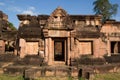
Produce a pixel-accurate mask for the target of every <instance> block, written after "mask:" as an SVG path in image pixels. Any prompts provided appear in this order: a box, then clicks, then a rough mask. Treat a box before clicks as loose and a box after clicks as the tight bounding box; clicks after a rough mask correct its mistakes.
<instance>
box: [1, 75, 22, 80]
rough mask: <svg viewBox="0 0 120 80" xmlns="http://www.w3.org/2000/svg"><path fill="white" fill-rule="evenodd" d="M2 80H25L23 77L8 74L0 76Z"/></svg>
mask: <svg viewBox="0 0 120 80" xmlns="http://www.w3.org/2000/svg"><path fill="white" fill-rule="evenodd" d="M0 80H24V79H23V77H22V76H10V75H7V74H0Z"/></svg>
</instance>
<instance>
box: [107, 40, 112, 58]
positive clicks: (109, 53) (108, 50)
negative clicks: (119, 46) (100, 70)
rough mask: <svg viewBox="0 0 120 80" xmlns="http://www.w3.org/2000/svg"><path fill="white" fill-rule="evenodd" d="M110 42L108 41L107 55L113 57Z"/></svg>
mask: <svg viewBox="0 0 120 80" xmlns="http://www.w3.org/2000/svg"><path fill="white" fill-rule="evenodd" d="M110 51H111V50H110V40H109V39H108V40H107V53H108V56H111V52H110Z"/></svg>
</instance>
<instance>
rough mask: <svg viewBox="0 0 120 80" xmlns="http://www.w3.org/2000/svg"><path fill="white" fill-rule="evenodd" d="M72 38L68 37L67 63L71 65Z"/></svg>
mask: <svg viewBox="0 0 120 80" xmlns="http://www.w3.org/2000/svg"><path fill="white" fill-rule="evenodd" d="M70 56H71V54H70V38H69V37H68V39H67V65H70Z"/></svg>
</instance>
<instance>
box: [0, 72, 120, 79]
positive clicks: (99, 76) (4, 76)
mask: <svg viewBox="0 0 120 80" xmlns="http://www.w3.org/2000/svg"><path fill="white" fill-rule="evenodd" d="M0 80H24V79H23V77H22V76H10V75H7V74H0ZM36 80H84V79H77V78H74V79H73V78H71V77H40V78H39V79H36ZM93 80H120V73H107V74H96V75H95V77H94V79H93Z"/></svg>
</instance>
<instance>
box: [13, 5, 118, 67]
mask: <svg viewBox="0 0 120 80" xmlns="http://www.w3.org/2000/svg"><path fill="white" fill-rule="evenodd" d="M18 19H19V20H20V26H19V29H18V36H17V40H16V43H17V44H16V49H15V54H18V55H20V57H21V58H23V57H24V56H26V55H41V56H43V57H44V59H45V61H46V62H48V64H49V65H53V64H57V63H62V64H67V65H69V64H70V62H71V61H72V60H73V59H74V58H77V57H80V55H93V57H103V56H104V55H109V56H110V55H112V54H119V53H120V22H116V21H114V20H109V21H106V22H105V23H104V24H102V23H101V16H100V15H70V14H67V12H66V11H65V10H64V9H62V8H60V7H58V8H57V9H56V10H54V11H53V12H52V13H51V14H50V15H38V16H31V15H18Z"/></svg>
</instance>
